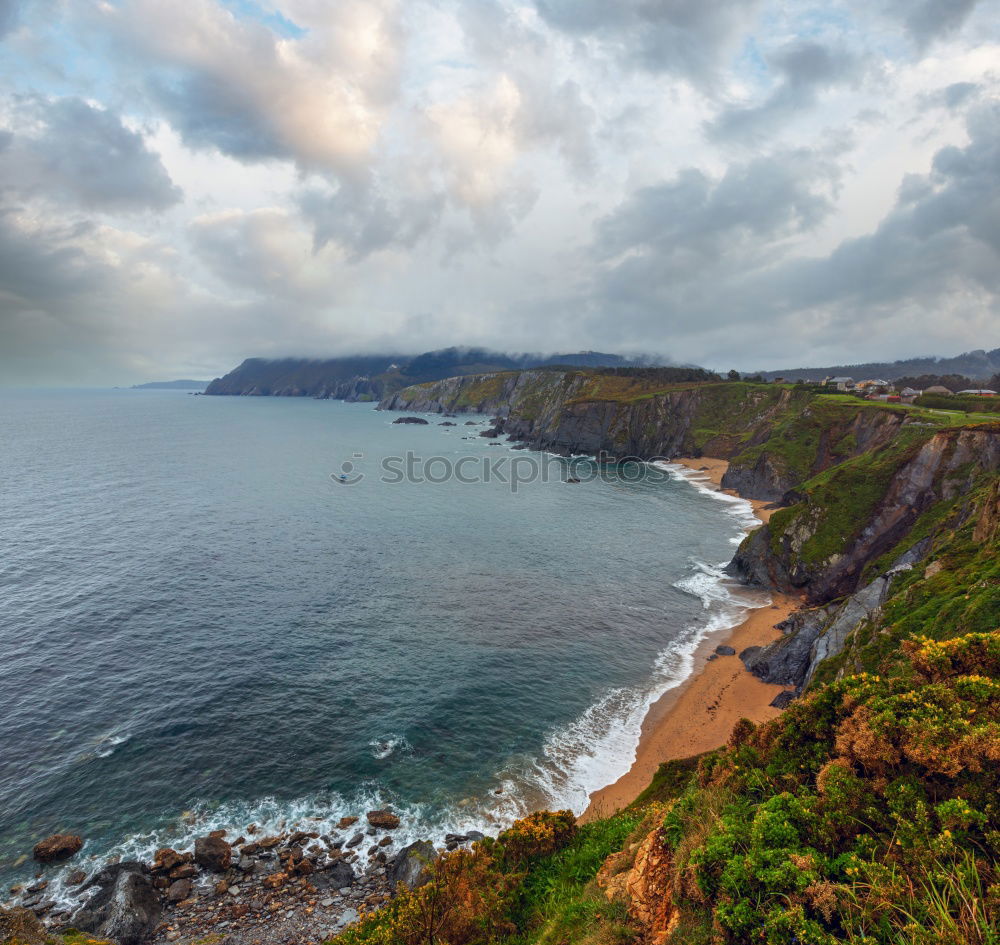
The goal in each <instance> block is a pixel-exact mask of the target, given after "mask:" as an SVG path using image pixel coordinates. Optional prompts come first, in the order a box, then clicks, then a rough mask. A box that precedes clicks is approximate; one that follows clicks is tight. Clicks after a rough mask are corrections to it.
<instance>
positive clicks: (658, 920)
mask: <svg viewBox="0 0 1000 945" xmlns="http://www.w3.org/2000/svg"><path fill="white" fill-rule="evenodd" d="M633 850H634V852H635V856H634V859H632V866H631V868H625V866H626V863H627V861H628V859H630V858H632V852H631V851H623V852H621V853H613V854H612V855H611V856H610V857H608V859H607V860H606V861H605V863H604V866H603V867H602V868H601V871H600V873H598V875H597V884H598V886H600V887H601V888H602V889H604V892H605V895H606V896H607V897H608V900H609V901H615V900H618V901H622V902H625V903H626V905H627V906H628V912H629V915H630V916H631V917H632V918H633V919H634V920H635V921H636V922H637V923H638V924H639V925H641V926H642V927H643V929H644V931H645V941H647V942H651V943H654V945H659V943H662V942H664V941H666V939H667V937H668V936H669V935H670V934H671V932H673V930H674V927H675V926H676V924H677V921H678V913H677V909H676V908H675V907H674V905H673V902H672V901H671V897H670V864H671V860H670V852H669V850H668V849H667V846H666V844H665V843H664V839H663V834H662V832H661V831H660V829H659V828H657V829H656V830H653V831H650V833H648V834H647V835H646V837H645V838H644V839H643V840H642V842H641V843H640V844H639V845H638V848H633Z"/></svg>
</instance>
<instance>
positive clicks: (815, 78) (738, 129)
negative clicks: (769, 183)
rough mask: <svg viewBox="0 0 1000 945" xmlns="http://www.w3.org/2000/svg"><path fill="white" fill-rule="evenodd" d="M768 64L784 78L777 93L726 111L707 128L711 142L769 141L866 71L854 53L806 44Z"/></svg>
mask: <svg viewBox="0 0 1000 945" xmlns="http://www.w3.org/2000/svg"><path fill="white" fill-rule="evenodd" d="M768 64H769V65H770V66H771V68H772V70H773V71H774V72H776V73H777V74H778V75H780V76H781V81H780V82H779V83H778V85H777V87H776V88H775V89H774V91H773V92H772V93H771V94H770V95H769V96H768V97H767V98H766V99H765V100H764V101H763V102H762V103H761V104H760V105H755V106H749V107H745V106H732V107H729V108H726V109H723V110H722V111H721V112H720V113H719V114H718V115H717V116H716V117H715V118H714V119H713V120H712V121H711V122H709V124H708V126H707V131H708V134H709V136H710V137H711V138H714V139H716V140H733V139H739V140H742V141H744V142H746V143H749V142H752V141H758V140H761V139H765V138H767V137H769V136H771V135H773V134H774V133H775V132H776V131H777V130H778V129H779V128H780V127H781V126H782V125H783V124H784V123H786V122H787V121H788V120H789V119H791V118H794V117H795V115H797V114H798V113H800V112H802V111H804V110H806V109H809V108H812V107H813V106H814V105H815V104H816V101H817V98H818V97H819V95H820V93H821V92H823V91H824V90H825V89H828V88H830V87H832V86H835V85H839V84H841V83H844V82H850V81H852V80H854V79H856V78H857V77H858V76H859V74H860V71H861V68H862V63H861V60H860V59H859V58H858V56H857V55H855V54H854V53H850V52H847V51H846V50H843V49H832V48H830V47H828V46H824V45H822V44H821V43H815V42H807V41H802V40H795V41H793V42H791V43H788V44H786V45H785V46H783V47H782V48H781V49H779V50H777V51H776V52H774V53H773V54H772V55H771V56H769V57H768Z"/></svg>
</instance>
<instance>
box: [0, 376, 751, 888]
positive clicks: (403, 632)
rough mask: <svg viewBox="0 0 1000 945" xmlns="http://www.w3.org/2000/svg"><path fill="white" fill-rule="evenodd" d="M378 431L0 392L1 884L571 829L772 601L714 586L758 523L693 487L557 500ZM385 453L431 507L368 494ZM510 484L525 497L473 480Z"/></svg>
mask: <svg viewBox="0 0 1000 945" xmlns="http://www.w3.org/2000/svg"><path fill="white" fill-rule="evenodd" d="M396 416H397V415H394V414H390V413H383V412H379V411H377V410H375V409H374V407H373V406H372V405H371V404H346V403H342V402H338V401H316V400H309V399H298V398H295V399H293V398H235V397H206V396H191V395H189V394H186V393H182V392H172V391H169V392H163V391H133V390H113V391H30V392H29V391H4V392H0V602H2V612H0V880H2V881H3V882H5V883H8V882H11V881H13V880H15V879H23V878H24V877H25V876H26V875H28V873H29V871H30V869H31V864H30V862H26V861H24V859H23V858H24V855H25V854H30V849H31V846H32V844H33V843H34V842H36V841H37V840H39V839H41V838H42V837H44V836H46V835H48V834H50V833H53V832H57V831H58V832H61V831H69V832H74V833H79V834H81V835H82V836H83V837H84V838H85V839H86V846H85V848H84V850H83V852H82V854H80V855H78V857H76V858H75V859H74V861H73V865H74V867H76V866H79V865H83V866H85V867H90V866H93V865H96V864H97V863H99V862H100V861H101V860H102V859H103V858H105V857H107V856H110V855H117V856H122V857H135V856H146V857H148V856H150V855H151V853H152V852H153V851H154V850H155V849H156V848H157V847H159V846H162V845H164V844H175V845H184V844H186V843H189V842H190V840H191V838H192V837H194V836H196V835H199V834H201V833H203V832H205V831H206V830H208V829H214V828H217V827H227V828H230V829H232V828H235V829H236V830H239V829H240V827H242V826H245V825H246V824H248V823H250V822H256V823H258V824H260V825H261V826H262V827H263V828H264V829H266V830H278V829H288V828H290V827H292V826H294V825H296V824H309V825H312V826H318V827H319V828H320V829H323V828H324V827H329V825H330V824H332V823H334V822H335V821H336V820H337V819H339V818H340V817H341V816H344V815H347V814H353V815H358V814H363V813H364V812H365V811H366V810H369V809H371V808H372V807H375V806H382V805H386V804H389V805H391V806H392V807H393V808H394V809H395V810H396V811H397V812H399V813H400V814H401V816H402V818H403V827H402V828H401V831H400V832H399V835H398V836H399V840H400V842H404V841H406V840H409V839H416V838H418V837H430V838H432V839H433V838H435V837H438V836H440V835H441V834H443V833H444V832H445V831H448V830H452V831H460V830H467V829H472V828H477V829H480V830H484V831H496V830H497V829H500V828H501V827H503V826H504V825H505V824H507V823H509V822H510V821H511V820H513V819H514V818H516V817H517V816H520V815H522V814H524V813H525V812H527V811H529V810H531V809H535V808H538V807H543V806H544V807H551V808H565V807H569V808H572V809H574V810H575V811H577V812H580V811H582V810H583V808H585V807H586V804H587V797H588V794H589V792H591V791H593V790H595V789H597V788H599V787H601V786H603V785H605V784H606V783H609V782H610V781H613V780H615V779H616V778H617V777H618V776H619V775H621V774H622V773H623V772H624V771H625V770H626V769H627V768H628V767H629V765H630V763H631V761H632V760H633V757H634V752H635V747H636V744H637V741H638V734H639V727H640V725H641V722H642V718H643V716H644V714H645V711H646V709H647V708H648V706H649V705H650V703H651V702H652V701H653V700H654V699H655V698H657V697H658V696H659V695H661V694H662V693H663V692H665V691H666V690H667V689H669V688H670V687H671V686H674V685H676V684H677V683H678V682H679V681H680V680H682V679H683V678H685V677H686V676H687V675H688V674H689V673H690V671H691V669H692V666H693V658H694V652H695V649H696V647H697V645H698V642H699V641H700V640H702V639H703V638H704V637H705V635H706V634H707V633H710V632H712V631H713V630H718V629H720V628H724V627H726V626H729V625H732V624H733V623H735V622H736V621H737V620H738V619H739V617H740V615H741V614H742V613H743V612H745V610H746V608H747V607H749V606H752V605H755V604H756V605H760V604H762V603H763V602H764V601H763V600H762V599H754V598H752V597H750V596H747V595H746V593H745V592H743V591H741V589H739V588H737V587H735V586H734V585H733V584H732V583H731V582H729V581H727V580H726V579H725V578H724V576H723V574H722V572H721V570H720V567H721V565H722V564H724V563H725V562H726V561H727V560H728V559H729V558H730V556H731V555H732V552H733V550H734V544H735V543H738V541H739V539H740V537H741V536H742V535H743V534H744V533H745V530H746V529H747V527H748V526H749V525H750V524H751V523H752V518H750V517H749V513H750V510H749V506H748V505H747V504H746V503H744V502H742V501H740V500H733V499H731V498H730V497H727V496H720V495H719V494H718V493H716V492H713V491H711V490H710V489H707V488H705V487H704V485H702V487H701V488H692V487H691V484H690V483H689V482H685V481H682V480H684V479H689V480H694V481H695V484H696V485H697V484H698V479H699V477H698V476H697V475H691V474H687V473H683V472H682V471H681V470H679V469H678V468H677V467H665V468H657V467H653V466H649V467H645V473H642V474H639V475H637V474H636V471H637V470H636V468H635V467H634V466H633V467H631V468H630V469H628V470H625V469H616V468H615V467H607V468H599V467H596V466H595V465H594V464H592V463H589V462H588V461H586V460H578V461H577V465H575V466H574V468H573V474H575V475H577V476H578V477H579V478H582V479H583V480H584V481H582V482H581V483H579V484H568V483H567V482H566V481H565V479H566V477H567V475H569V467H568V466H567V461H566V460H562V459H558V458H555V457H543V456H542V455H541V454H537V453H525V452H521V453H515V452H512V451H511V450H510V448H509V445H507V444H502V445H497V444H495V443H491V442H490V441H489V440H488V439H487V438H484V437H480V436H479V435H478V433H479V432H480V431H481V430H482V429H483V426H484V425H485V419H484V418H479V417H475V418H473V419H474V420H475V421H476V423H477V424H478V425H477V426H468V425H466V422H465V421H466V420H467V419H469V418H468V417H466V416H461V415H460V416H459V417H457V418H455V419H454V420H453V421H452V422H453V423H455V424H456V425H455V426H451V427H445V426H441V425H440V424H441V422H442V420H443V418H441V417H439V416H434V417H428V418H427V419H429V420H430V423H429V424H428V425H426V426H423V425H403V424H393V422H392V421H393V420H394V419H396ZM407 454H409V455H410V456H411V457H415V458H416V460H420V461H426V460H427V459H428V458H430V457H437V458H438V461H437V463H436V467H433V470H434V471H433V474H432V476H431V478H433V479H435V480H440V479H442V478H443V479H444V481H433V482H431V481H428V480H427V478H426V477H422V476H420V475H419V474H418V475H413V474H412V470H411V474H410V475H409V476H404V477H403V481H402V482H400V481H386V480H391V479H394V478H398V477H394V476H391V475H386V472H385V471H386V470H387V469H393V468H397V467H396V466H394V463H398V462H400V461H402V459H403V458H404V457H406V456H407ZM463 457H468V459H467V461H466V463H465V464H464V467H463V468H464V471H465V472H466V475H463V476H462V477H461V479H458V478H456V477H455V476H454V475H452V476H450V477H449V476H448V475H447V473H448V470H454V468H455V464H456V463H457V461H458V460H460V459H462V458H463ZM515 459H518V460H521V459H533V460H535V461H537V462H538V463H539V464H540V465H541V464H542V462H543V461H544V462H545V463H548V464H549V466H548V467H547V475H546V476H545V477H539V479H538V481H534V482H522V483H519V484H518V488H517V489H516V490H515V489H514V488H512V486H511V483H510V482H509V481H506V482H505V481H501V480H503V479H504V478H505V477H504V476H503V475H501V476H500V477H496V476H483V475H482V470H483V469H484V468H485V465H486V464H490V465H491V466H492V468H500V469H501V470H502V468H503V466H504V464H505V463H507V462H509V461H513V460H515ZM551 464H555V465H554V466H552V465H551ZM422 468H423V467H422V466H418V465H415V466H414V469H417V470H418V472H419V470H420V469H422ZM428 469H429V470H430V469H431V467H428ZM345 470H347V472H346V473H345V472H344V471H345ZM581 470H587V471H588V472H591V473H593V475H585V476H580V471H581ZM469 473H471V475H470V474H469ZM649 473H656V474H655V475H651V474H649ZM342 475H346V476H347V478H348V481H346V482H344V481H340V478H339V477H340V476H342ZM356 479H358V480H359V481H355V480H356Z"/></svg>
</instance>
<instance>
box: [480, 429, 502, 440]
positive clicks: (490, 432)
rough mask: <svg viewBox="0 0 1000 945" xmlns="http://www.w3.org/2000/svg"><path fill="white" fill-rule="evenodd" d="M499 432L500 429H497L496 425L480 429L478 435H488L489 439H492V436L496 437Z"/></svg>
mask: <svg viewBox="0 0 1000 945" xmlns="http://www.w3.org/2000/svg"><path fill="white" fill-rule="evenodd" d="M500 433H501V431H500V430H499V429H497V428H496V427H489V428H488V429H486V430H480V431H479V435H480V436H488V437H489V438H490V439H491V440H492V439H494V438H496V437H498V436H500Z"/></svg>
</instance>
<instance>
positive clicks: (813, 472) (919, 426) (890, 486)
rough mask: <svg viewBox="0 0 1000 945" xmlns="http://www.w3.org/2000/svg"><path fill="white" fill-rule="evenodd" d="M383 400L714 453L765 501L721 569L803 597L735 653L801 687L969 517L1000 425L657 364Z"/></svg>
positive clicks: (543, 430) (551, 431) (546, 437)
mask: <svg viewBox="0 0 1000 945" xmlns="http://www.w3.org/2000/svg"><path fill="white" fill-rule="evenodd" d="M379 407H380V409H383V410H417V411H426V412H439V413H444V412H449V413H450V412H460V411H469V412H474V413H484V414H489V415H491V416H493V417H496V426H497V428H498V429H499V430H500V431H501V432H503V433H505V434H507V435H508V436H509V437H510V438H511V439H512V440H514V441H517V442H520V443H524V444H526V445H528V446H531V447H534V448H536V449H543V450H549V451H552V452H557V453H562V454H565V455H570V454H580V453H583V454H593V455H596V456H599V457H601V458H603V459H609V460H611V459H615V458H626V457H630V458H636V459H640V460H652V459H666V460H669V459H673V458H676V457H680V456H694V457H697V456H704V457H712V458H719V459H725V460H727V461H728V463H729V465H728V469H727V471H726V474H725V476H724V478H723V480H722V485H723V487H724V488H727V489H732V490H734V491H736V492H738V493H739V494H741V495H743V496H745V497H747V498H752V499H758V500H763V501H767V502H770V503H772V504H773V505H774V506H778V508H777V511H775V512H774V514H773V515H772V516H771V518H770V520H769V522H768V524H767V525H764V526H762V527H761V528H759V529H757V530H755V531H754V532H753V533H752V534H751V535H749V536H748V537H747V539H746V540H745V541H744V542H743V544H742V545H741V546H740V548H739V550H738V551H737V553H736V555H735V557H734V559H733V561H732V562H731V563H730V566H729V569H730V572H731V573H733V574H734V575H736V576H738V577H739V578H740V579H741V580H743V581H745V582H746V583H750V584H756V585H761V586H764V587H771V588H775V589H777V590H780V591H782V592H788V593H798V594H802V595H804V598H805V601H806V603H807V604H809V605H810V607H809V609H806V610H803V611H801V612H799V613H798V614H796V615H794V617H793V618H792V619H791V620H790V621H788V622H787V623H786V624H785V625H784V626H783V629H784V630H785V634H786V635H785V637H784V638H783V639H782V640H780V641H778V642H777V643H775V644H773V645H772V646H770V647H766V648H764V650H763V651H759V652H754V653H747V654H745V657H746V662H747V664H748V666H750V668H751V669H752V671H753V672H754V673H755V674H757V675H759V676H760V677H761V678H762V679H764V680H765V681H768V682H776V683H781V684H783V685H787V686H790V687H793V688H794V689H795V690H796V691H801V690H802V688H803V687H804V686H805V685H806V684H807V683H808V682H809V681H810V680H811V679H812V678H813V677H814V676H815V674H816V670H817V667H818V666H819V664H820V663H822V662H823V661H824V660H828V659H833V658H834V657H837V656H839V655H840V654H841V653H842V652H843V651H844V649H845V647H846V646H847V645H848V643H849V641H850V639H851V637H852V634H853V633H854V631H855V630H856V629H857V628H858V627H859V626H860V625H861V624H862V623H863V622H865V621H868V620H870V618H871V616H872V614H874V613H876V612H877V611H878V610H879V609H880V608H882V607H883V606H884V605H885V603H886V602H887V601H888V600H890V599H891V598H892V597H893V596H894V595H895V593H896V590H895V589H896V587H897V586H898V585H900V580H899V578H900V576H901V575H902V574H903V573H905V572H906V571H907V570H910V569H913V568H914V567H916V566H917V564H918V563H919V562H920V561H921V560H922V559H923V558H924V557H926V556H928V555H930V554H931V553H932V552H933V550H934V547H935V542H937V541H939V540H941V539H943V538H946V537H948V536H950V535H952V534H953V533H954V530H955V528H956V527H957V526H958V525H959V524H960V523H962V522H965V521H968V520H969V519H970V517H971V516H973V515H974V514H975V510H976V508H977V507H978V503H979V502H980V500H981V495H980V492H981V490H982V489H983V488H986V487H987V486H988V485H989V484H990V483H992V482H995V480H996V476H997V473H998V470H1000V424H998V423H997V422H996V421H992V420H991V419H990V418H988V417H986V418H977V419H975V420H970V419H968V418H964V417H963V418H962V419H961V420H956V419H955V418H954V416H953V415H950V414H947V413H944V412H942V411H928V410H920V409H914V408H906V407H898V406H895V405H887V404H883V403H879V402H868V401H863V400H859V399H857V398H853V397H846V396H842V395H837V394H828V393H825V392H822V391H821V390H818V389H816V388H809V387H806V386H804V385H798V386H791V385H773V384H768V385H761V384H749V383H744V382H726V383H683V382H680V383H671V378H670V376H669V375H668V374H664V373H655V372H641V371H638V372H630V373H628V374H615V375H609V374H606V373H601V372H593V371H561V372H554V371H519V372H495V373H490V374H485V375H477V376H469V377H455V378H449V379H447V380H444V381H440V382H435V383H426V384H421V385H416V386H412V387H409V388H405V389H404V390H401V391H398V392H397V393H395V394H394V395H392V396H391V397H388V398H386V399H385V400H383V401H382V402H381V403H380V405H379Z"/></svg>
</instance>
